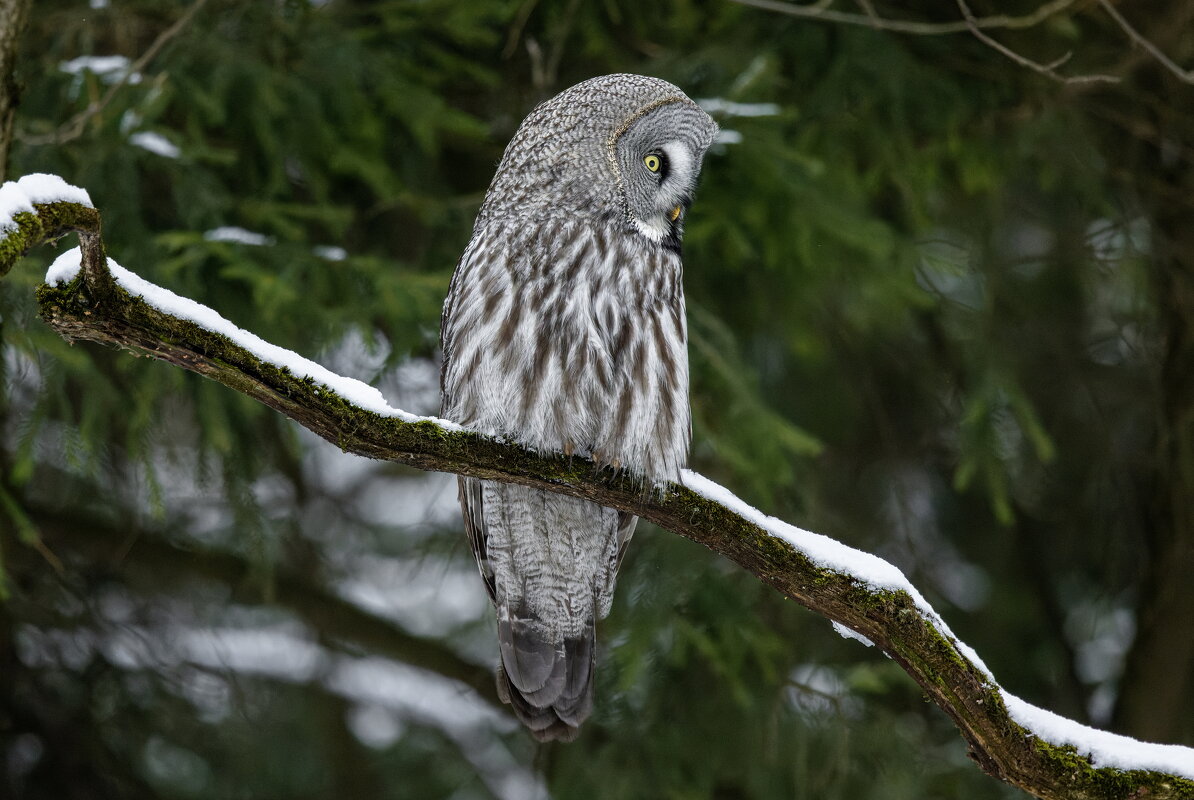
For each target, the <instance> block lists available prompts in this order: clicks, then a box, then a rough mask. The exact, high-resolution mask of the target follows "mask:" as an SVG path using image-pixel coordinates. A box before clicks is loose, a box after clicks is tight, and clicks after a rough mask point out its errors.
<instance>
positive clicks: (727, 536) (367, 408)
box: [0, 176, 1194, 799]
mask: <svg viewBox="0 0 1194 800" xmlns="http://www.w3.org/2000/svg"><path fill="white" fill-rule="evenodd" d="M71 230H74V231H78V232H79V236H80V239H81V241H82V245H83V246H82V247H81V248H79V249H75V250H71V251H69V252H67V253H64V254H63V255H62V256H60V257H59V258H58V259H57V260H56V261H55V262H54V264H53V266H52V267H50V270H49V272H48V273H47V275H46V284H44V285H42V286H41V287H39V288H38V290H37V299H38V304H39V306H40V311H41V315H42V318H43V319H44V320H45V321H46V322H47V323H48V324H49V325H50V326H51V327H53V328H54V329H55V330H56V331H58V332H59V333H60V334H61V335H62V336H64V337H65V338H66V339H68V340H70V341H84V340H86V341H95V342H100V343H104V344H108V345H116V346H118V347H122V348H125V349H128V350H131V351H133V352H134V353H138V354H142V355H148V356H152V357H154V358H157V359H161V360H164V361H168V362H170V363H172V364H175V365H177V366H180V367H183V368H185V369H189V370H192V371H194V372H197V373H199V374H201V375H204V376H206V377H209V378H211V379H213V380H216V381H219V382H220V383H222V384H224V385H225V386H228V387H230V388H232V389H235V390H236V391H239V392H241V393H243V394H246V395H248V396H250V397H252V398H254V399H256V400H258V401H260V402H262V403H264V404H266V405H268V406H270V407H271V408H274V409H276V410H278V411H280V412H282V413H283V414H285V415H287V416H288V417H290V418H292V419H294V420H295V421H297V422H298V423H300V424H302V425H304V426H305V427H307V428H308V429H310V430H312V431H313V432H315V433H317V434H319V435H320V436H322V437H323V438H324V439H327V440H328V441H330V442H332V443H333V444H335V445H337V446H339V447H340V448H341V449H342V450H345V451H347V452H351V453H356V454H358V455H362V456H367V457H369V458H378V459H385V460H389V461H396V462H399V463H403V464H409V465H411V466H415V467H419V468H421V469H428V470H437V471H443V472H454V473H457V474H461V475H472V476H476V477H481V478H490V479H494V480H500V481H506V482H510V483H519V484H523V485H526V486H534V487H537V488H542V489H548V490H551V491H555V492H562V493H564V494H569V495H573V496H576V497H583V498H586V499H589V500H593V501H595V502H598V503H601V504H602V505H606V506H610V507H613V508H617V509H620V510H623V511H630V512H632V513H635V514H638V515H639V516H641V517H645V518H646V519H649V520H651V521H652V522H654V523H655V524H656V525H659V526H660V527H662V528H665V529H667V530H669V531H672V532H673V533H677V534H679V535H681V536H685V537H687V538H689V539H692V540H693V541H696V542H699V543H701V544H703V545H705V546H707V547H709V548H710V549H711V550H713V551H715V552H717V553H720V554H721V555H723V556H725V557H727V558H729V559H731V560H732V561H734V562H735V563H737V564H739V565H740V566H741V567H743V568H744V569H746V570H748V571H749V572H751V573H752V574H754V575H755V576H757V577H758V578H759V579H760V580H762V581H763V582H765V583H767V584H769V585H770V586H772V587H774V588H775V589H777V590H778V591H780V592H782V593H783V594H784V595H786V596H787V597H789V598H791V599H793V600H795V601H796V602H798V603H800V604H801V605H803V606H805V607H807V608H809V609H810V610H812V611H814V612H816V613H818V614H820V615H822V616H824V617H826V618H827V619H828V620H830V621H831V622H832V623H834V627H835V628H837V629H838V630H839V632H843V633H846V632H849V635H851V636H852V638H859V639H862V640H864V642H866V643H873V644H874V645H875V646H877V647H878V648H879V649H881V650H882V651H883V652H884V653H886V654H887V655H888V656H890V657H891V658H892V659H894V660H895V661H896V662H897V663H898V664H899V665H900V666H901V667H903V669H904V670H905V671H906V672H907V673H908V674H909V675H910V676H911V677H912V678H913V680H915V681H916V682H917V683H918V684H920V686H921V687H922V688H923V689H924V691H925V692H926V694H927V695H928V696H929V697H930V698H932V700H933V701H934V702H935V703H936V704H937V705H938V706H940V707H941V709H942V710H943V711H945V713H946V714H948V715H949V716H950V718H951V719H952V720H953V721H954V723H955V724H956V725H957V727H958V729H959V731H960V732H961V733H962V736H963V737H964V738H965V739H966V741H967V743H968V744H969V746H970V755H971V757H972V758H973V759H974V760H975V761H976V762H977V763H978V764H979V766H980V767H982V769H983V770H984V771H986V772H987V773H988V774H990V775H992V776H993V777H996V778H998V779H1000V780H1003V781H1006V782H1007V783H1010V784H1012V785H1014V786H1017V787H1019V788H1021V789H1023V790H1025V791H1028V792H1030V793H1032V794H1034V795H1037V796H1038V797H1043V798H1112V797H1149V798H1154V799H1155V798H1194V749H1190V748H1186V747H1180V746H1176V745H1155V744H1147V743H1144V742H1138V741H1136V740H1134V739H1130V738H1127V737H1124V736H1119V735H1116V734H1112V733H1107V732H1104V731H1099V730H1095V729H1092V728H1089V727H1086V726H1083V725H1080V724H1078V723H1076V722H1074V721H1072V720H1068V719H1065V718H1063V717H1060V716H1057V715H1055V714H1052V713H1050V712H1048V711H1045V710H1043V709H1040V708H1036V707H1035V706H1032V705H1030V704H1028V703H1026V702H1024V701H1023V700H1020V699H1019V698H1017V697H1015V696H1014V695H1011V694H1009V693H1008V692H1006V691H1004V690H1003V689H1002V688H1001V687H1000V686H999V684H998V683H997V682H996V681H995V678H994V676H993V675H992V674H991V672H990V670H989V669H987V667H986V665H984V664H983V662H982V660H981V659H980V658H979V657H978V655H977V654H976V653H975V652H974V651H973V650H972V649H971V648H970V647H968V646H967V645H966V644H964V643H963V642H961V641H959V640H958V638H957V637H956V636H954V635H953V633H952V632H951V631H950V629H949V627H948V626H947V625H946V623H945V621H944V620H943V619H942V618H941V617H940V615H938V614H937V612H936V611H934V610H933V608H932V607H931V606H930V605H929V603H928V602H927V601H926V600H925V598H924V597H923V596H922V595H921V594H920V592H919V591H917V589H916V587H914V586H913V585H912V584H911V583H909V581H908V580H907V578H905V577H904V575H903V574H902V573H901V572H900V571H899V570H898V569H897V568H896V567H894V566H893V565H891V564H889V563H888V562H886V561H884V560H882V559H880V558H878V557H876V556H873V555H870V554H867V553H863V552H860V551H858V550H854V549H852V548H849V547H847V546H845V545H843V544H841V543H840V542H837V541H835V540H833V539H829V538H828V537H825V536H821V535H819V534H816V533H811V532H809V531H805V530H801V529H799V528H796V527H793V526H791V525H789V524H787V523H785V522H783V521H781V520H778V519H775V518H774V517H770V516H767V515H766V514H764V513H762V512H760V511H759V510H757V509H755V508H752V507H751V506H749V505H747V504H746V503H744V502H743V501H741V500H739V499H738V498H737V497H735V496H734V495H733V494H732V493H731V492H730V491H729V490H727V489H725V488H723V487H722V486H719V485H718V484H716V483H713V482H712V481H710V480H708V479H707V478H704V477H702V476H701V475H698V474H697V473H695V472H690V471H686V472H684V474H683V476H682V479H681V483H676V484H668V485H666V486H661V487H655V488H654V489H652V490H644V488H643V487H642V486H641V484H640V483H638V482H636V481H635V480H634V479H632V478H630V477H628V476H626V475H624V474H615V473H613V472H611V471H608V470H605V471H599V470H598V469H597V468H596V467H595V466H594V465H593V464H592V463H591V462H588V461H586V460H584V459H580V458H575V457H566V456H563V455H555V454H543V453H536V452H532V451H529V450H527V449H525V448H523V447H521V446H520V445H518V444H517V443H513V442H507V441H499V440H496V439H493V438H490V437H486V436H482V435H480V434H477V433H474V432H471V431H468V430H464V429H462V428H461V427H460V426H458V425H455V424H453V423H451V422H447V421H445V420H440V419H436V418H434V417H419V416H415V415H413V414H408V413H406V412H404V411H401V410H400V409H396V408H392V407H391V406H389V405H388V404H387V403H386V402H385V399H384V398H383V397H382V395H381V393H380V392H378V391H377V390H376V389H375V388H373V387H371V386H368V385H366V384H363V383H361V382H359V381H355V380H353V379H351V378H346V377H343V376H340V375H336V374H334V373H332V372H330V371H329V370H327V369H325V368H324V367H322V366H320V365H318V364H315V363H314V362H311V361H308V360H307V359H305V358H303V357H301V356H299V355H297V354H295V353H292V352H290V351H287V350H284V349H282V348H279V347H277V346H275V345H272V344H270V343H268V342H265V341H263V340H262V339H260V338H259V337H257V336H255V335H253V334H252V333H249V332H247V331H244V330H241V329H240V328H238V327H237V326H235V325H234V324H232V323H231V322H229V321H228V320H226V319H224V318H223V317H221V316H220V315H219V314H218V313H216V312H215V311H214V310H212V309H210V308H207V307H205V306H202V305H200V304H198V303H196V302H194V301H192V300H189V299H187V298H184V297H179V296H178V295H175V294H174V293H172V292H170V291H168V290H166V289H163V288H160V287H158V286H155V285H154V284H152V283H149V282H148V281H146V280H144V279H142V278H140V277H138V276H137V275H135V274H133V273H132V272H129V271H128V270H125V269H123V268H121V267H120V266H119V265H117V264H116V263H115V262H113V261H111V260H109V259H107V257H106V256H105V255H104V252H103V245H102V242H101V241H100V237H99V214H98V213H97V212H96V211H95V209H94V208H92V207H91V203H90V200H89V199H88V197H87V195H86V193H85V192H83V191H82V190H80V189H76V188H75V187H71V186H68V185H67V184H66V183H65V182H63V181H62V180H61V179H59V178H55V177H53V176H29V177H26V178H23V179H21V181H18V182H16V183H9V184H5V185H4V187H3V189H0V237H2V238H0V275H3V274H5V273H7V271H8V269H9V268H10V267H11V265H12V263H13V262H14V261H15V260H16V259H17V258H18V257H19V256H21V255H22V254H24V253H25V252H26V251H28V250H29V249H30V248H31V247H33V246H35V245H36V244H39V243H41V242H44V241H50V240H53V239H56V238H58V237H60V236H62V235H63V234H64V233H66V232H68V231H71Z"/></svg>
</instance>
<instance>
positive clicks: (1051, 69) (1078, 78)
mask: <svg viewBox="0 0 1194 800" xmlns="http://www.w3.org/2000/svg"><path fill="white" fill-rule="evenodd" d="M957 3H958V10H959V11H961V12H962V16H963V17H964V18H965V20H966V27H967V28H968V29H969V30H970V32H971V33H972V34H974V37H975V38H976V39H978V40H979V41H980V42H982V43H983V44H985V45H987V46H988V47H990V48H992V49H994V50H997V51H998V52H1000V53H1002V54H1003V55H1005V56H1007V57H1008V58H1010V59H1011V60H1012V61H1015V62H1016V63H1017V64H1019V65H1020V66H1022V67H1027V68H1028V69H1030V70H1032V71H1033V72H1036V73H1039V74H1041V75H1044V76H1046V77H1048V78H1052V79H1053V80H1055V81H1057V82H1059V83H1118V82H1119V78H1117V77H1115V76H1114V75H1070V76H1066V75H1060V74H1058V72H1057V68H1058V67H1060V66H1061V65H1062V64H1064V63H1065V62H1067V61H1069V59H1070V56H1071V55H1072V54H1071V53H1066V54H1065V55H1063V56H1062V57H1061V58H1058V59H1056V60H1054V61H1051V62H1049V63H1048V64H1041V63H1040V62H1038V61H1033V60H1032V59H1030V58H1026V57H1025V56H1022V55H1020V54H1019V53H1017V52H1016V51H1015V50H1012V49H1011V48H1010V47H1008V46H1007V45H1005V44H1003V43H1002V42H999V41H998V40H996V39H995V38H993V37H992V36H990V35H989V34H987V33H985V32H984V31H983V30H982V28H980V27H979V25H978V17H976V16H974V13H973V12H972V11H971V10H970V5H969V4H968V3H967V2H966V0H957Z"/></svg>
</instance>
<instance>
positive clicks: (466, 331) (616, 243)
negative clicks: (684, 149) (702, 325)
mask: <svg viewBox="0 0 1194 800" xmlns="http://www.w3.org/2000/svg"><path fill="white" fill-rule="evenodd" d="M681 272H682V270H681V264H680V258H679V255H678V254H677V253H675V252H673V251H672V250H669V249H667V248H665V247H661V246H659V245H658V244H654V243H651V242H647V241H645V240H644V239H643V238H642V237H640V236H635V235H633V234H630V233H627V232H626V231H625V230H624V228H622V227H621V226H620V225H619V223H618V222H617V221H612V220H611V221H610V223H609V224H604V223H600V222H597V223H595V222H592V221H588V220H585V221H578V220H565V221H556V220H551V221H547V224H543V225H526V224H520V223H515V222H502V221H496V220H491V221H489V222H488V223H487V224H485V225H482V226H478V229H477V230H476V231H475V233H474V236H473V240H472V242H471V243H470V244H469V247H468V249H467V250H466V251H465V253H464V255H463V256H462V258H461V262H460V265H459V266H458V267H457V270H456V273H455V275H454V276H453V280H452V286H451V289H450V290H449V296H448V301H447V303H446V304H445V307H444V319H443V347H444V367H443V375H442V379H443V380H442V382H443V390H444V409H443V412H444V414H445V415H446V416H447V417H448V418H449V419H452V420H455V421H457V422H459V423H461V424H463V425H466V426H469V427H472V428H475V429H477V430H480V431H483V432H485V433H489V434H492V435H498V436H505V437H509V438H512V439H515V440H518V441H520V442H522V443H524V444H526V445H528V446H530V447H534V448H536V449H539V450H543V451H564V452H572V453H576V454H578V455H584V456H592V457H594V458H595V459H597V460H600V461H603V462H604V463H608V464H614V465H616V466H619V467H622V468H625V469H627V470H629V471H631V472H633V473H636V474H639V475H643V476H645V477H648V478H652V479H656V480H660V479H670V480H674V479H676V478H677V477H678V475H679V470H680V468H681V467H682V466H683V463H684V460H685V457H686V455H687V450H688V439H689V431H690V424H689V410H688V356H687V331H686V326H685V319H684V293H683V287H682V285H681V277H682V274H681Z"/></svg>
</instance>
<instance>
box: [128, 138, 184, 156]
mask: <svg viewBox="0 0 1194 800" xmlns="http://www.w3.org/2000/svg"><path fill="white" fill-rule="evenodd" d="M129 144H131V145H135V146H136V147H140V148H141V149H142V150H148V151H149V152H151V153H153V154H154V155H158V156H161V157H162V158H178V157H179V156H180V155H182V151H181V150H179V149H178V145H176V144H174V142H172V141H170V140H169V139H167V138H166V137H165V136H162V135H161V134H160V133H153V132H152V131H139V132H137V133H134V134H133V135H132V136H130V137H129Z"/></svg>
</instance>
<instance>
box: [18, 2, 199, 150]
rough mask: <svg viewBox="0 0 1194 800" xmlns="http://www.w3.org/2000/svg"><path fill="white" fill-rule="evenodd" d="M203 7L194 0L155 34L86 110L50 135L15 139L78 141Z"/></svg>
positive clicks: (39, 143) (42, 142)
mask: <svg viewBox="0 0 1194 800" xmlns="http://www.w3.org/2000/svg"><path fill="white" fill-rule="evenodd" d="M205 5H207V0H195V2H194V3H192V4H191V6H190V7H189V8H188V9H187V10H186V11H185V12H183V14H182V16H180V17H179V18H178V19H176V20H175V21H174V24H172V25H171V26H170V27H169V28H166V30H164V31H162V32H161V33H160V34H158V37H157V38H156V39H154V40H153V43H152V44H150V45H149V47H148V48H147V49H146V50H145V52H144V53H142V54H141V57H140V58H138V59H137V60H136V61H135V62H133V63H132V64H130V65H129V67H128V69H126V70H125V71H124V74H123V75H121V76H120V80H118V81H116V82H115V83H113V84H112V85H111V86H110V87H108V91H107V92H105V93H104V96H103V97H101V98H100V99H99V100H97V101H96V102H94V103H92V104H91V105H89V106H87V108H85V109H83V110H82V111H80V112H79V113H78V114H75V115H74V116H73V117H71V118H70V119H69V120H67V121H66V122H64V123H63V124H62V125H61V126H59V127H58V129H57V130H55V131H52V132H50V133H43V134H35V135H34V134H18V138H19V139H20V140H21V141H22V142H24V143H25V144H31V145H47V144H64V143H66V142H69V141H71V140H73V139H78V138H79V137H80V136H82V135H83V131H84V130H86V128H87V123H88V122H90V121H91V120H92V118H93V117H95V116H96V115H98V114H99V113H101V112H102V111H103V110H104V109H105V108H107V107H108V105H109V104H110V103H111V102H112V100H113V98H115V97H116V95H117V93H119V92H120V90H121V89H123V88H124V87H125V86H127V85H128V82H129V78H131V77H132V76H133V75H136V74H139V73H140V72H141V71H142V70H144V69H145V67H147V66H148V65H149V62H151V61H153V59H154V58H156V57H157V55H158V53H160V52H161V51H162V48H163V47H165V46H166V44H167V43H168V42H169V41H170V40H171V39H173V38H174V37H175V36H177V35H178V34H179V33H181V32H182V30H183V29H184V28H186V26H187V25H188V24H189V23H190V21H191V20H192V19H193V18H194V17H195V14H197V13H198V12H199V10H200V9H201V8H203V6H205Z"/></svg>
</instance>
